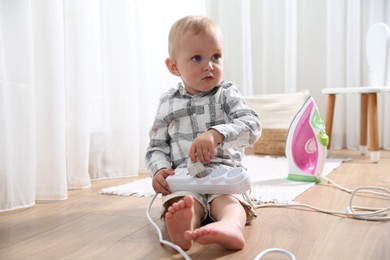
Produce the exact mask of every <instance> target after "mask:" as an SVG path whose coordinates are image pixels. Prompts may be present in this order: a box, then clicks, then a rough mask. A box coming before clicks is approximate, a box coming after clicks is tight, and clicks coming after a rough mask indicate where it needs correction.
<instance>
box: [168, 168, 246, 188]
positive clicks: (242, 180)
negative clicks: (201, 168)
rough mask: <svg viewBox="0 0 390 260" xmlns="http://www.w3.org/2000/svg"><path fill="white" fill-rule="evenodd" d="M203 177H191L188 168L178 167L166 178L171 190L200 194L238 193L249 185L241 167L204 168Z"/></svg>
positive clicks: (244, 171)
mask: <svg viewBox="0 0 390 260" xmlns="http://www.w3.org/2000/svg"><path fill="white" fill-rule="evenodd" d="M206 172H207V175H206V176H205V177H201V178H197V177H192V176H191V175H190V174H189V172H188V169H186V168H178V169H176V170H175V174H174V175H171V176H169V177H167V178H166V181H167V182H168V185H169V189H170V191H171V192H176V191H193V192H196V193H202V194H239V193H245V192H246V191H248V190H249V189H250V187H251V181H250V178H249V174H248V173H247V171H246V170H245V169H244V168H242V167H236V168H231V169H228V168H225V167H220V168H218V169H213V168H206Z"/></svg>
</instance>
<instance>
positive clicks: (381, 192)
mask: <svg viewBox="0 0 390 260" xmlns="http://www.w3.org/2000/svg"><path fill="white" fill-rule="evenodd" d="M319 178H320V179H321V180H324V181H326V182H328V183H330V184H332V185H334V186H335V187H336V188H338V189H340V190H342V191H345V192H348V193H351V197H350V199H349V206H348V208H347V210H346V211H334V210H326V209H321V208H318V207H315V206H311V205H308V204H304V203H299V202H295V203H293V204H275V203H267V204H261V205H255V204H254V203H253V200H252V199H251V198H250V196H249V195H248V193H245V194H243V195H244V198H245V200H246V201H248V203H249V204H250V205H251V206H252V207H253V208H255V209H258V208H266V207H287V208H309V209H311V210H313V211H318V212H321V213H326V214H330V215H337V216H343V217H350V218H355V219H361V220H371V221H388V220H390V216H388V215H387V213H388V212H389V211H390V206H388V207H385V208H371V207H359V206H353V201H354V199H355V197H356V196H357V195H360V194H361V193H366V194H372V195H378V196H383V197H386V198H390V190H389V189H386V188H383V187H379V186H361V187H357V188H355V189H353V190H351V189H347V188H345V187H343V186H341V185H339V184H337V183H336V182H334V181H332V180H330V179H328V178H326V177H322V176H321V177H319Z"/></svg>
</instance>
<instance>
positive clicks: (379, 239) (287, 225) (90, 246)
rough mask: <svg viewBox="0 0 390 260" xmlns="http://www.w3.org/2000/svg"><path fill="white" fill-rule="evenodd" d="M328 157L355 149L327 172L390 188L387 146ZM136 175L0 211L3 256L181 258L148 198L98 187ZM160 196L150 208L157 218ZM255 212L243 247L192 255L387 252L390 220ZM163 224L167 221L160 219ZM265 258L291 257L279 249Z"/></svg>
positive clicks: (328, 197) (338, 205) (332, 199)
mask: <svg viewBox="0 0 390 260" xmlns="http://www.w3.org/2000/svg"><path fill="white" fill-rule="evenodd" d="M329 156H330V157H343V158H345V157H350V158H352V160H351V161H348V162H345V163H343V164H342V166H341V167H339V168H337V169H336V170H335V171H334V172H333V173H331V175H330V176H329V177H330V178H331V179H333V180H335V181H336V182H337V183H339V184H341V185H345V186H347V187H350V188H354V187H357V186H360V185H380V186H383V187H386V188H390V152H389V151H382V152H381V157H382V158H381V160H380V162H379V163H377V164H373V163H370V161H369V159H368V156H366V157H362V156H360V155H359V154H358V153H357V152H356V151H339V152H336V151H331V152H330V153H329ZM134 179H135V178H123V179H114V180H105V181H95V182H93V185H92V188H90V189H85V190H73V191H70V192H69V198H68V200H66V201H62V202H51V203H38V204H36V205H35V206H34V207H32V208H29V209H26V210H21V211H17V212H11V213H7V214H2V215H0V259H6V260H9V259H109V260H113V259H182V257H181V255H179V254H178V253H177V252H176V251H174V250H172V249H170V248H167V247H164V246H162V245H160V244H159V242H158V237H157V234H156V231H155V229H154V228H153V227H152V226H151V225H150V224H149V223H148V220H147V219H146V217H145V212H146V208H147V206H148V204H149V202H150V198H134V197H120V196H105V195H99V193H98V192H99V190H100V189H101V188H104V187H109V186H112V185H119V184H124V183H127V182H129V181H131V180H134ZM348 200H349V195H348V194H346V193H345V192H342V191H339V190H337V189H335V188H332V187H328V186H323V185H316V186H315V187H313V188H311V189H310V190H308V191H307V192H305V193H304V194H303V195H301V196H300V197H299V198H298V199H297V201H300V202H305V203H308V204H311V205H315V206H318V207H322V208H326V209H333V210H346V207H347V206H348ZM359 201H361V202H362V203H364V202H365V203H368V204H369V205H370V206H386V205H388V204H390V200H385V199H382V200H380V199H373V198H367V197H359V199H357V202H359ZM160 206H161V204H160V201H159V200H158V201H156V202H155V203H154V205H153V207H152V210H151V215H152V217H153V218H154V219H156V220H157V219H158V217H159V213H160ZM257 213H258V218H257V219H256V220H255V221H254V222H253V223H252V224H251V225H250V226H247V227H246V228H245V230H244V234H245V237H246V240H247V244H246V246H245V248H244V249H243V250H241V251H228V250H224V249H222V248H221V247H219V246H218V245H207V246H204V245H199V244H194V246H193V248H192V249H191V250H189V251H188V254H189V255H190V257H191V258H192V259H254V258H255V256H256V255H257V254H258V253H259V252H261V251H262V250H265V249H267V248H270V247H278V248H284V249H287V250H289V251H291V252H292V253H294V254H295V256H296V257H297V259H300V260H302V259H365V260H366V259H390V221H389V222H373V221H362V220H355V219H350V218H342V217H338V216H331V215H327V214H322V213H317V212H312V211H308V210H298V209H286V208H264V209H257ZM157 223H158V225H159V226H160V227H161V228H162V227H163V225H162V222H161V221H160V220H157ZM264 259H288V258H287V257H285V256H282V255H280V254H276V255H272V256H271V255H269V256H267V257H265V258H264Z"/></svg>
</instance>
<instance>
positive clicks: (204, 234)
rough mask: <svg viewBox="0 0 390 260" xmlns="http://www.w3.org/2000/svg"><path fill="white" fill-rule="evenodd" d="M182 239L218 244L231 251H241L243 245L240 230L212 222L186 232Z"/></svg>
mask: <svg viewBox="0 0 390 260" xmlns="http://www.w3.org/2000/svg"><path fill="white" fill-rule="evenodd" d="M184 237H185V239H187V240H190V239H192V240H194V241H197V242H198V243H200V244H219V245H221V246H223V247H224V248H226V249H231V250H239V249H242V248H244V245H245V239H244V236H243V234H242V230H241V229H240V228H238V227H235V226H234V225H231V224H230V223H223V222H214V223H211V224H208V225H206V226H204V227H201V228H198V229H195V230H193V231H191V230H188V231H186V232H185V233H184Z"/></svg>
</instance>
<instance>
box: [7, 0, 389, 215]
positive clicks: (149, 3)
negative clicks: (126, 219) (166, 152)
mask: <svg viewBox="0 0 390 260" xmlns="http://www.w3.org/2000/svg"><path fill="white" fill-rule="evenodd" d="M389 8H390V5H389V4H388V3H387V1H386V0H375V1H371V0H349V1H338V0H326V1H311V0H274V1H268V0H260V1H258V0H243V1H235V0H205V1H199V0H191V1H188V0H187V1H182V0H167V1H159V0H115V1H112V0H40V1H31V0H12V1H9V0H0V211H9V210H13V209H17V208H25V207H29V206H32V205H34V203H35V201H36V200H61V199H66V198H67V190H68V189H72V188H87V187H89V186H90V185H91V180H94V179H102V178H115V177H122V176H133V175H137V174H138V173H139V172H140V171H144V164H143V159H144V153H145V149H146V145H147V142H148V131H149V128H150V126H151V123H152V121H153V116H154V113H155V109H156V105H157V101H158V97H159V96H160V94H161V93H162V92H164V91H165V90H167V89H168V88H170V87H174V86H175V85H176V83H177V81H178V79H177V78H175V77H174V76H172V75H170V74H169V72H168V70H167V69H166V67H165V64H164V60H165V58H166V56H167V35H168V30H169V28H170V26H171V25H172V23H173V22H174V21H175V20H177V19H178V18H180V17H182V16H184V15H187V14H207V15H209V16H210V17H211V18H213V19H214V20H216V21H217V23H219V24H220V26H221V28H222V31H223V33H224V35H225V76H224V78H225V79H227V80H232V81H235V82H236V83H237V85H238V86H239V88H240V89H241V90H242V92H243V94H244V95H250V94H266V93H292V92H296V91H300V90H305V89H308V90H309V91H310V93H311V94H312V95H313V97H314V98H315V99H316V101H317V104H318V106H319V107H320V110H321V111H322V112H323V114H324V111H325V108H326V96H323V95H321V89H322V88H325V87H327V86H329V87H335V86H348V85H353V84H358V83H361V84H363V83H365V82H367V78H366V75H367V71H366V67H365V65H364V55H363V53H364V51H363V45H362V42H363V40H364V37H363V34H364V32H365V30H366V29H367V27H368V26H369V25H370V24H371V23H373V22H375V21H385V22H387V23H389V22H390V21H389V19H390V15H389V13H390V11H389ZM341 101H343V102H341V104H340V105H339V104H338V105H337V107H336V111H337V113H336V114H337V115H336V118H335V122H334V132H333V137H334V139H333V141H332V143H333V146H334V147H335V148H342V147H348V148H356V147H357V146H358V140H359V139H358V132H357V131H359V127H358V124H359V122H358V118H357V114H358V113H356V112H355V111H358V110H357V109H358V106H359V103H358V102H359V100H358V98H354V97H351V98H346V97H345V98H344V100H343V99H341ZM389 101H390V100H389V97H388V96H383V97H380V100H379V105H380V108H379V110H380V118H381V119H382V120H381V122H382V123H381V137H380V141H381V147H384V148H386V149H390V129H389V128H390V125H389V124H390V122H389V120H384V119H385V118H389V114H388V112H389V111H390V110H389V107H388V106H389V104H390V103H389ZM386 111H387V112H386ZM386 113H387V114H386Z"/></svg>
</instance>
